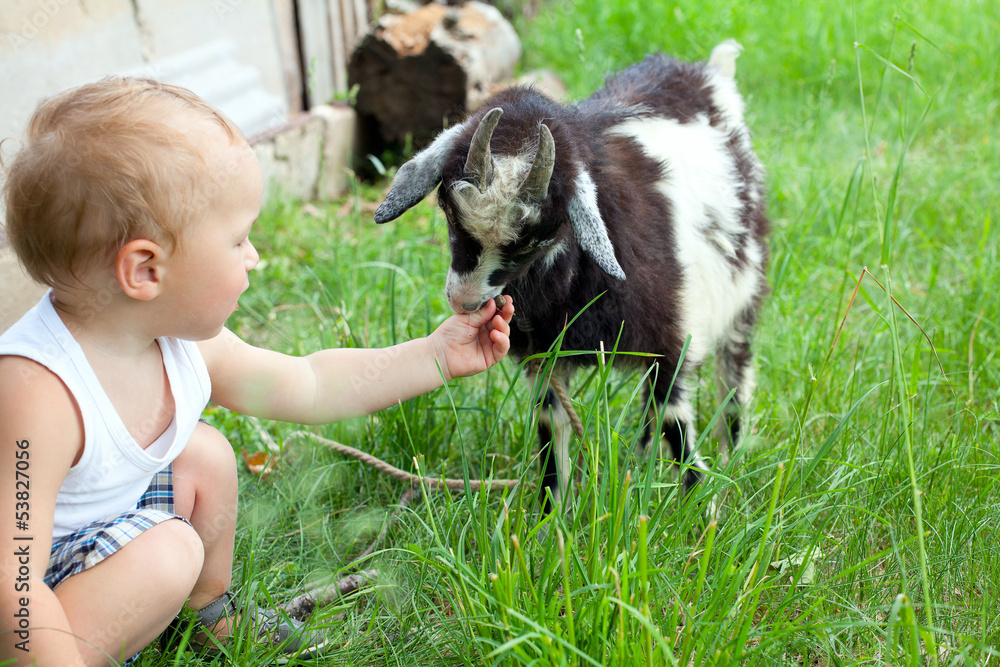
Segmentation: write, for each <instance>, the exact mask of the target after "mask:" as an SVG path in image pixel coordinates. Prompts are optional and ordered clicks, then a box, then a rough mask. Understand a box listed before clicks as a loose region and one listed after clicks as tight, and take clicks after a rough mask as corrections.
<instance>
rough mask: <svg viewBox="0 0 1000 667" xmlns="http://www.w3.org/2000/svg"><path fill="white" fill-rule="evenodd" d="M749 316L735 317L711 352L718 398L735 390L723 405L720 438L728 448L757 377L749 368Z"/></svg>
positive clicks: (737, 435)
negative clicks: (730, 398)
mask: <svg viewBox="0 0 1000 667" xmlns="http://www.w3.org/2000/svg"><path fill="white" fill-rule="evenodd" d="M753 325H754V322H753V318H752V316H744V317H742V318H740V319H739V320H737V322H736V325H735V326H734V327H733V330H732V331H730V332H729V335H728V336H726V337H725V338H724V339H723V340H722V341H721V342H720V343H719V345H718V348H717V349H716V353H715V378H716V384H717V385H718V390H719V400H720V401H723V400H725V399H726V397H727V396H729V392H731V391H733V390H734V389H735V390H736V391H735V393H734V394H733V398H732V400H731V401H729V403H727V404H726V405H725V407H724V408H723V415H724V417H725V419H723V424H722V428H723V429H724V433H723V437H720V438H719V441H720V443H722V442H725V440H728V442H729V449H730V451H732V449H733V448H734V447H736V444H737V443H738V442H739V439H740V436H741V435H742V431H744V430H745V426H744V425H745V422H746V417H745V415H743V414H742V412H743V408H744V406H746V404H747V402H748V401H749V400H750V397H751V396H752V395H753V391H754V387H755V386H756V384H757V382H756V380H757V378H756V374H755V373H754V367H753V352H752V351H751V349H750V333H751V332H752V330H753Z"/></svg>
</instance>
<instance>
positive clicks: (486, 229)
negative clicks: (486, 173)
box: [451, 152, 541, 248]
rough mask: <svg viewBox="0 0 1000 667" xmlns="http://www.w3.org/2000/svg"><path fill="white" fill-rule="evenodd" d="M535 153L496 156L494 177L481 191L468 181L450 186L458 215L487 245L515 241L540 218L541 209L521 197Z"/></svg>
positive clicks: (492, 245) (473, 233) (471, 231)
mask: <svg viewBox="0 0 1000 667" xmlns="http://www.w3.org/2000/svg"><path fill="white" fill-rule="evenodd" d="M532 157H533V153H530V152H528V153H526V154H521V155H514V156H501V157H495V158H493V180H491V181H490V182H489V183H488V184H487V185H486V186H485V188H484V189H483V190H482V191H480V190H479V188H477V187H476V186H475V185H473V184H472V183H469V182H468V181H455V182H454V183H453V184H452V185H451V189H452V199H453V200H454V202H455V208H456V209H457V210H456V214H457V215H456V217H457V219H458V220H460V221H461V224H462V226H463V227H464V228H465V230H466V231H467V232H468V233H469V234H470V235H472V237H473V238H475V239H476V240H477V241H479V243H480V244H481V245H482V246H484V247H487V248H488V247H497V246H500V245H503V244H505V243H511V242H513V241H516V240H517V238H518V236H519V234H520V231H521V228H522V227H523V226H524V225H525V224H530V223H531V222H535V221H537V220H538V216H539V213H540V210H541V209H540V208H539V207H538V206H536V205H532V204H531V203H529V202H527V201H525V200H524V199H522V198H520V197H519V196H518V194H519V193H520V190H521V184H522V182H523V181H524V178H525V177H526V176H527V174H528V171H529V170H530V169H531V158H532Z"/></svg>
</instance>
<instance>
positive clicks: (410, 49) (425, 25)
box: [348, 0, 521, 154]
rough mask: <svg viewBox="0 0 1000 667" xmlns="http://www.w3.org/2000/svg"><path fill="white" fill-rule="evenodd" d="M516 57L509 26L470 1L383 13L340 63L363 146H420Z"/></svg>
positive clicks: (481, 96)
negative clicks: (409, 142)
mask: <svg viewBox="0 0 1000 667" xmlns="http://www.w3.org/2000/svg"><path fill="white" fill-rule="evenodd" d="M520 56H521V42H520V40H519V39H518V37H517V33H516V32H515V31H514V28H513V27H512V26H511V25H510V23H508V22H507V20H506V19H504V18H503V16H502V15H501V14H500V12H499V11H498V10H497V9H496V8H495V7H491V6H489V5H486V4H483V3H480V2H475V1H474V0H473V1H470V2H466V3H465V4H463V5H461V6H459V7H446V6H443V5H440V4H430V5H425V6H423V7H420V8H419V9H416V10H414V11H412V12H409V13H406V14H387V15H385V16H383V17H382V18H381V19H379V21H378V22H377V23H376V24H375V25H374V26H373V27H372V28H371V29H370V30H369V32H368V34H367V35H366V36H365V37H364V38H363V39H362V40H361V43H360V44H359V45H358V47H357V48H356V49H355V50H354V53H353V54H352V56H351V60H350V63H349V65H348V84H349V85H350V86H352V87H353V86H354V85H357V86H358V91H357V99H356V104H355V108H356V110H357V112H358V116H359V124H360V126H361V131H362V141H363V143H364V146H365V149H366V151H367V152H372V153H376V154H378V153H379V152H381V150H382V149H383V148H384V147H385V146H387V145H389V146H392V145H401V144H404V143H405V142H406V141H407V138H408V137H411V138H412V141H413V145H414V147H416V148H420V147H422V146H424V145H426V144H427V143H429V142H430V141H431V140H432V139H433V138H434V137H435V136H436V135H437V134H438V133H439V132H440V131H441V129H442V128H444V127H447V126H448V125H450V124H453V123H455V122H457V121H459V120H461V119H462V118H463V117H464V116H465V115H466V114H467V113H469V112H471V111H474V110H475V109H477V108H478V107H479V105H480V104H482V103H483V101H484V100H485V99H486V97H487V96H488V95H489V92H490V90H491V88H492V87H493V85H494V84H495V83H496V82H498V81H501V80H505V79H507V78H509V77H510V76H511V75H512V74H513V71H514V66H515V64H516V63H517V61H518V59H519V58H520Z"/></svg>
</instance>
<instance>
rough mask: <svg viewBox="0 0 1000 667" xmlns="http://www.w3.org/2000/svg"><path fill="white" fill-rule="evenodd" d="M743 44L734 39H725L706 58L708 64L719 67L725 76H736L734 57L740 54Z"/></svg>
mask: <svg viewBox="0 0 1000 667" xmlns="http://www.w3.org/2000/svg"><path fill="white" fill-rule="evenodd" d="M742 50H743V46H742V45H741V44H740V43H739V42H737V41H736V40H735V39H727V40H726V41H724V42H722V43H721V44H719V45H718V46H716V47H715V48H714V49H712V55H711V56H709V58H708V64H709V65H712V66H714V67H717V68H719V71H720V72H722V73H723V74H724V75H725V76H726V77H728V78H730V79H732V78H735V77H736V59H737V58H739V56H740V51H742Z"/></svg>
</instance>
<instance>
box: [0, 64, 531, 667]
mask: <svg viewBox="0 0 1000 667" xmlns="http://www.w3.org/2000/svg"><path fill="white" fill-rule="evenodd" d="M262 189H263V184H262V178H261V172H260V169H259V167H258V165H257V162H256V160H255V158H254V155H253V152H252V151H251V150H250V147H249V146H248V144H247V142H246V140H245V139H244V138H243V135H242V134H241V133H240V131H239V130H238V129H237V128H236V127H235V126H234V125H233V124H232V122H231V121H229V120H228V119H227V118H226V117H224V116H223V115H221V114H220V113H219V112H218V111H216V110H215V109H213V108H212V107H211V106H209V105H207V104H206V103H204V102H203V101H202V100H200V99H199V98H197V97H196V96H195V95H193V94H192V93H190V92H189V91H186V90H184V89H181V88H177V87H174V86H169V85H165V84H161V83H157V82H154V81H149V80H144V79H118V78H113V79H105V80H103V81H100V82H98V83H94V84H88V85H85V86H81V87H79V88H76V89H72V90H69V91H67V92H64V93H62V94H60V95H58V96H56V97H54V98H52V99H50V100H48V101H46V102H45V103H43V104H42V105H41V106H40V107H39V109H38V110H37V112H36V113H35V115H34V117H33V118H32V121H31V124H30V126H29V129H28V137H27V141H26V143H25V145H24V146H23V148H22V149H21V150H20V151H19V153H18V154H17V155H16V156H15V158H14V160H13V161H12V162H11V163H10V164H9V169H8V173H7V181H6V183H5V185H4V191H5V198H6V206H7V209H6V211H7V218H6V223H7V233H8V236H9V239H10V242H11V244H12V246H13V247H14V249H15V251H16V252H17V254H18V257H19V259H20V261H21V263H22V264H23V265H24V266H25V268H26V269H27V271H28V273H29V274H30V275H31V276H32V277H34V278H35V279H36V280H39V281H41V282H43V283H45V284H47V285H49V286H51V288H52V289H51V290H50V291H49V293H48V294H47V295H46V296H45V297H44V298H43V299H42V301H41V302H40V303H39V304H38V305H37V306H36V307H35V308H34V309H33V310H32V311H31V312H29V313H28V314H27V315H25V317H24V318H22V319H21V320H20V321H19V322H18V323H17V324H15V325H14V326H13V327H12V328H11V329H10V330H9V331H7V332H6V333H5V334H3V335H2V336H0V618H2V621H0V663H4V661H6V660H11V659H13V660H15V661H16V664H18V665H21V664H38V665H107V664H113V663H115V662H117V661H120V660H123V659H125V658H128V657H129V656H133V655H134V654H135V653H137V652H138V651H140V650H141V649H142V648H143V647H144V646H146V645H147V644H149V643H150V642H151V641H153V640H154V639H155V638H156V637H157V636H158V635H160V633H161V632H162V631H163V630H164V628H166V627H167V625H168V623H170V622H171V621H172V620H173V619H174V618H175V616H176V615H177V613H178V611H179V610H180V609H181V607H182V605H186V606H188V607H190V608H192V609H195V610H199V613H198V619H199V621H200V624H201V626H203V627H198V628H196V630H197V632H195V634H196V635H198V634H199V633H201V634H200V636H201V638H202V640H203V641H204V642H206V643H207V642H210V641H211V640H210V639H209V638H208V637H207V635H206V634H204V633H203V632H202V631H211V632H213V633H214V634H215V636H216V637H219V638H223V639H224V638H225V636H226V635H227V633H229V632H230V631H233V630H235V628H236V625H237V624H239V627H240V628H242V629H246V628H247V627H249V628H250V631H252V632H259V631H262V630H266V631H267V634H268V636H269V637H271V638H272V640H273V641H283V640H284V639H285V637H286V636H287V635H288V634H289V633H291V634H293V635H294V634H295V632H296V630H297V629H296V628H290V627H288V626H287V625H286V624H284V623H283V622H282V621H281V618H280V617H279V616H278V615H276V614H274V613H273V612H272V613H266V612H262V611H261V610H256V609H253V608H251V607H248V605H245V604H242V605H240V606H237V605H236V603H235V600H234V599H233V597H232V595H231V594H230V593H229V592H228V590H229V586H230V583H231V571H232V565H233V545H234V536H235V529H236V504H237V497H236V496H237V479H236V463H235V457H234V455H233V449H232V447H231V446H230V445H229V443H228V442H227V441H226V439H225V437H224V436H222V434H220V433H219V432H218V431H216V430H215V429H213V428H212V427H210V426H208V425H207V424H205V423H204V422H200V421H199V416H200V415H201V412H202V410H203V408H204V407H205V405H206V404H207V402H208V401H209V399H211V400H212V401H215V402H216V403H218V404H219V405H223V406H225V407H227V408H230V409H232V410H236V411H239V412H242V413H246V414H251V415H256V416H259V417H262V418H267V419H278V420H284V421H290V422H295V423H301V424H319V423H324V422H330V421H335V420H338V419H343V418H346V417H352V416H357V415H363V414H367V413H371V412H374V411H377V410H381V409H383V408H385V407H388V406H391V405H394V404H396V403H398V402H399V401H403V400H406V399H409V398H411V397H414V396H417V395H419V394H422V393H425V392H428V391H430V390H432V389H434V388H436V387H438V386H440V385H441V384H442V379H444V380H448V379H451V378H455V377H460V376H466V375H472V374H475V373H479V372H481V371H484V370H486V369H487V368H489V367H491V366H493V365H494V364H496V363H497V362H498V361H499V360H500V359H502V358H503V357H504V356H505V355H506V354H507V351H508V349H509V346H510V341H509V338H508V336H509V333H510V327H509V322H510V319H511V316H512V315H513V312H514V309H513V305H512V303H511V301H510V299H509V298H508V300H507V304H506V305H505V306H504V307H503V309H502V311H498V310H497V308H496V306H495V304H494V303H493V302H492V301H489V302H487V303H486V304H485V305H484V306H483V307H482V308H481V309H480V310H479V311H477V312H475V313H473V314H472V315H461V316H458V315H454V316H451V317H449V318H448V319H447V320H445V321H444V323H443V324H442V325H441V326H440V327H438V329H437V330H435V331H434V332H433V333H432V334H431V335H429V336H428V337H426V338H422V339H418V340H414V341H410V342H407V343H403V344H401V345H399V346H398V348H399V349H398V350H394V351H393V353H392V354H391V358H392V359H393V362H392V363H391V364H389V365H388V367H386V368H385V369H384V370H383V371H381V374H380V376H379V377H378V378H376V379H375V381H374V382H352V381H351V380H352V377H358V376H361V375H363V374H364V373H365V372H366V371H367V372H368V373H369V375H368V378H370V372H371V371H370V368H371V367H372V366H373V365H374V366H377V367H379V368H382V367H383V365H384V364H382V363H373V362H375V361H376V360H378V361H379V362H381V361H382V358H383V357H384V356H385V355H386V352H385V351H381V350H365V349H340V350H323V351H320V352H317V353H315V354H311V355H309V356H307V357H303V358H295V357H290V356H285V355H282V354H278V353H275V352H270V351H267V350H263V349H258V348H255V347H252V346H250V345H248V344H247V343H245V342H243V341H242V340H240V339H239V338H238V337H237V336H236V335H235V334H233V333H232V332H231V331H229V330H227V329H225V328H224V326H223V325H224V323H225V321H226V319H227V318H228V317H229V315H231V314H232V312H233V311H234V310H236V307H237V300H238V299H239V297H240V295H241V294H242V293H243V292H244V291H245V290H246V289H247V287H248V286H249V282H248V274H249V272H250V270H251V269H253V268H254V266H255V265H256V264H257V262H258V260H259V256H258V254H257V251H256V250H255V249H254V247H253V244H252V243H251V242H250V239H249V235H250V232H251V228H252V227H253V224H254V222H255V220H256V218H257V216H258V213H259V210H260V205H261V194H262ZM237 610H239V611H237ZM236 614H239V618H238V619H237V618H236V617H235V615H236ZM196 638H197V637H196ZM306 643H308V642H306ZM283 647H285V648H288V649H289V650H290V651H292V652H295V651H302V650H304V649H307V648H308V647H307V646H305V643H304V642H302V641H301V637H300V638H298V639H296V638H295V637H294V636H293V637H292V638H291V639H290V640H289V641H283Z"/></svg>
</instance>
